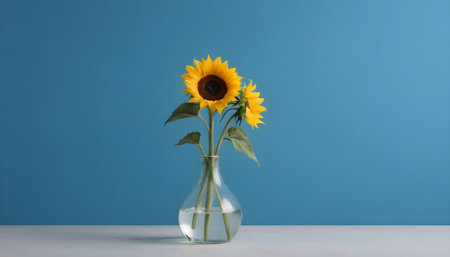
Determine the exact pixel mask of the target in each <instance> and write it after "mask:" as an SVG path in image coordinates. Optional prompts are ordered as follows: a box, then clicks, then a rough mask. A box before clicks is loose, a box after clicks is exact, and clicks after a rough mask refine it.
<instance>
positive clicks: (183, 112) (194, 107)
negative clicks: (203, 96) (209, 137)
mask: <svg viewBox="0 0 450 257" xmlns="http://www.w3.org/2000/svg"><path fill="white" fill-rule="evenodd" d="M199 111H200V104H199V103H183V104H181V105H180V106H178V108H176V109H175V111H173V112H172V115H170V117H169V119H167V120H166V122H165V123H164V126H165V125H166V124H167V123H169V122H172V121H176V120H179V119H186V118H190V117H197V116H198V112H199Z"/></svg>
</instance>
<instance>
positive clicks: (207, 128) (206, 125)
mask: <svg viewBox="0 0 450 257" xmlns="http://www.w3.org/2000/svg"><path fill="white" fill-rule="evenodd" d="M197 117H198V118H199V119H200V120H201V121H202V122H203V124H204V125H205V127H206V130H208V132H209V127H208V124H206V120H205V119H203V117H202V116H201V115H200V113H199V114H198V116H197Z"/></svg>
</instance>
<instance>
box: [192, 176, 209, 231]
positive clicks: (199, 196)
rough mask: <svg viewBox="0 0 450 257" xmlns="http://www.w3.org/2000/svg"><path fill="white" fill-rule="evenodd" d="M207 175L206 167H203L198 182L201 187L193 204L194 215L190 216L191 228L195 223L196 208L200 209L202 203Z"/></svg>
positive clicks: (193, 227)
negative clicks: (203, 169)
mask: <svg viewBox="0 0 450 257" xmlns="http://www.w3.org/2000/svg"><path fill="white" fill-rule="evenodd" d="M207 176H208V169H205V173H204V174H203V178H202V181H201V182H200V184H201V188H200V193H198V198H197V204H196V205H195V212H194V217H192V229H195V224H196V223H197V215H198V209H200V205H201V204H202V200H203V193H205V188H206V183H205V182H206V178H207Z"/></svg>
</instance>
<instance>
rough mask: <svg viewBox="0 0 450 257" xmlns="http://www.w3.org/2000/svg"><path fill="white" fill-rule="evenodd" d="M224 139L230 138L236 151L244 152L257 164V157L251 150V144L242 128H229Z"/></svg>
mask: <svg viewBox="0 0 450 257" xmlns="http://www.w3.org/2000/svg"><path fill="white" fill-rule="evenodd" d="M225 139H227V140H230V141H231V142H232V143H233V146H234V149H236V150H237V151H238V152H241V153H244V154H245V155H247V156H248V157H249V158H250V159H252V160H254V161H255V162H256V163H258V165H259V162H258V159H257V158H256V155H255V153H254V152H253V147H252V144H251V143H250V140H248V137H247V134H246V133H245V131H244V130H243V129H241V128H238V127H232V128H229V129H228V136H227V137H225Z"/></svg>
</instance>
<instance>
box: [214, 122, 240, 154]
mask: <svg viewBox="0 0 450 257" xmlns="http://www.w3.org/2000/svg"><path fill="white" fill-rule="evenodd" d="M234 117H236V114H235V115H233V116H231V117H230V119H228V121H227V124H225V127H224V128H223V130H222V134H220V138H219V141H217V146H216V153H215V155H217V154H219V149H220V145H221V144H222V141H223V139H224V137H225V134H226V132H227V129H228V126H230V122H231V121H232V120H233V118H234Z"/></svg>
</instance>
